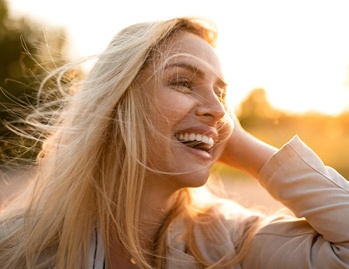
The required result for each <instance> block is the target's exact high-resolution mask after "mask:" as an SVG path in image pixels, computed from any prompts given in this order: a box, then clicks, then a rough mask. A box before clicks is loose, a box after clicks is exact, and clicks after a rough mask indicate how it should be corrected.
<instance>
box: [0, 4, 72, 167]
mask: <svg viewBox="0 0 349 269" xmlns="http://www.w3.org/2000/svg"><path fill="white" fill-rule="evenodd" d="M64 48H65V33H64V31H63V30H62V29H59V28H53V27H50V28H49V29H41V28H40V27H39V26H38V24H37V23H36V22H34V21H31V20H30V19H28V18H18V19H13V18H10V17H9V10H8V7H7V4H6V2H5V1H4V0H0V62H1V64H0V90H1V91H0V118H1V121H0V164H4V163H8V160H12V159H13V157H16V159H17V160H21V162H22V161H24V162H26V161H29V162H30V161H31V160H32V159H34V158H35V156H36V154H37V151H38V148H39V147H40V145H39V144H36V143H35V142H34V141H32V140H30V139H27V138H25V137H23V136H20V135H18V134H16V133H14V132H12V131H11V130H9V129H8V128H7V124H9V123H11V124H14V127H15V128H19V129H21V128H22V127H24V126H23V124H22V123H19V122H17V123H15V121H16V120H17V119H18V118H23V116H25V113H28V111H29V108H30V107H32V106H33V105H34V104H35V102H36V100H37V98H36V97H37V96H36V95H37V89H38V86H39V84H40V81H41V80H42V79H43V77H44V76H46V75H47V74H48V73H49V72H50V71H51V70H52V69H54V68H55V67H56V65H57V66H60V65H62V64H63V63H64V57H63V56H64Z"/></svg>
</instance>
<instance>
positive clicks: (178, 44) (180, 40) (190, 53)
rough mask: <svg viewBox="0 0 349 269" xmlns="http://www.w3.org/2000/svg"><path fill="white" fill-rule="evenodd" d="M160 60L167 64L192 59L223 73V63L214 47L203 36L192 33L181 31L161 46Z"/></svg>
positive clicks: (198, 63) (203, 66)
mask: <svg viewBox="0 0 349 269" xmlns="http://www.w3.org/2000/svg"><path fill="white" fill-rule="evenodd" d="M160 52H161V54H162V56H165V57H160V60H161V61H162V62H163V64H165V65H170V64H173V63H176V62H178V61H191V62H194V63H195V64H197V65H200V66H201V67H202V68H209V69H211V70H213V71H214V72H215V73H217V74H219V75H221V74H222V70H221V63H220V61H219V59H218V56H217V55H216V53H215V51H214V49H213V47H212V46H211V45H210V44H209V43H207V42H206V41H205V40H204V39H202V38H201V37H199V36H197V35H194V34H191V33H181V34H179V35H177V36H175V37H173V38H171V39H170V40H168V41H167V42H165V43H164V44H162V45H161V46H160Z"/></svg>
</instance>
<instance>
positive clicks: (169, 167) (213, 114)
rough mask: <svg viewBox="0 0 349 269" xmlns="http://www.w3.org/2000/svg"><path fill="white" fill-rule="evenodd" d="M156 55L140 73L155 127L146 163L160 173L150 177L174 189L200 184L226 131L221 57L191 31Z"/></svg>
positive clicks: (148, 110)
mask: <svg viewBox="0 0 349 269" xmlns="http://www.w3.org/2000/svg"><path fill="white" fill-rule="evenodd" d="M159 55H161V56H158V57H155V58H154V62H152V64H148V65H147V66H146V67H145V68H144V69H143V70H142V71H141V74H140V76H139V83H141V84H142V91H144V92H145V93H146V94H147V97H148V98H149V104H148V107H147V112H148V114H147V117H148V119H149V121H150V122H151V123H152V125H153V126H154V128H155V131H154V132H151V134H149V136H150V137H148V139H149V140H148V141H149V144H150V153H149V160H150V163H149V166H150V167H151V168H152V169H154V170H157V171H159V172H160V173H158V174H157V173H155V174H152V175H151V178H154V177H155V178H158V177H160V178H161V179H162V180H163V181H164V180H166V181H167V183H168V182H170V183H171V184H170V185H171V186H172V187H174V188H176V189H178V188H182V187H197V186H201V185H203V184H205V183H206V181H207V178H208V176H209V172H210V168H211V166H212V163H213V162H214V161H215V160H216V159H217V158H218V155H219V152H220V150H221V148H222V143H220V142H221V141H222V139H223V136H224V134H222V132H223V131H222V130H223V129H224V128H223V129H222V128H221V127H222V120H223V118H224V116H225V109H224V104H223V99H224V93H225V87H226V85H225V83H224V81H223V80H222V73H221V67H220V62H219V60H218V58H217V56H216V54H215V52H214V50H213V48H212V47H211V46H210V45H209V44H208V43H207V42H206V41H205V40H203V39H202V38H200V37H198V36H196V35H194V34H191V33H181V34H179V35H177V36H175V37H173V38H172V39H171V40H170V41H167V42H166V43H164V44H162V45H161V46H160V54H159ZM149 78H150V79H149ZM226 129H227V128H225V135H226V133H227V132H226V131H227V130H226ZM161 172H163V173H161ZM167 179H168V180H167Z"/></svg>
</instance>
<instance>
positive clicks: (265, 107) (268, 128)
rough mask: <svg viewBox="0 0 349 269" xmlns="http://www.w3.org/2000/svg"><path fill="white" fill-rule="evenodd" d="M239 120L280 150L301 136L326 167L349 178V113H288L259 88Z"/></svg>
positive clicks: (242, 109) (243, 103)
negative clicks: (275, 104)
mask: <svg viewBox="0 0 349 269" xmlns="http://www.w3.org/2000/svg"><path fill="white" fill-rule="evenodd" d="M238 118H239V119H240V121H241V125H242V126H243V127H244V128H245V129H246V130H247V131H249V132H250V133H252V134H253V135H255V136H256V137H258V138H260V139H262V140H263V141H266V142H267V143H270V144H272V145H274V146H276V147H278V148H280V147H281V146H282V145H283V144H284V143H285V142H287V141H288V140H290V139H291V138H292V137H293V136H295V135H298V136H299V137H300V138H301V139H302V140H303V141H304V142H305V143H306V144H307V145H308V146H309V147H310V148H312V149H313V150H314V151H315V152H316V153H317V154H318V155H319V156H320V158H321V159H322V160H323V162H324V163H325V164H326V165H329V166H331V167H333V168H335V169H336V170H337V171H339V172H340V173H341V174H342V175H344V176H345V177H346V178H349V166H348V160H349V150H348V149H349V111H344V112H343V113H342V114H341V115H339V116H337V117H334V116H329V115H325V114H319V113H306V114H287V113H286V112H284V111H280V110H276V109H274V108H272V107H271V106H270V104H269V103H268V101H267V98H266V94H265V91H264V90H263V89H256V90H254V91H252V92H251V93H250V95H249V96H248V97H247V98H246V99H245V100H244V102H242V103H241V106H240V110H239V112H238Z"/></svg>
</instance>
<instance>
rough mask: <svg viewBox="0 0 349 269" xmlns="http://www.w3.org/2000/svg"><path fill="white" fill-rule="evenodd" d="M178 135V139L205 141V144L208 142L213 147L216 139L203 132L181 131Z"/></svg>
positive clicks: (183, 140)
mask: <svg viewBox="0 0 349 269" xmlns="http://www.w3.org/2000/svg"><path fill="white" fill-rule="evenodd" d="M176 137H177V139H178V140H180V141H182V142H186V141H200V142H203V143H205V144H208V145H209V146H210V148H212V147H213V145H214V141H213V138H212V137H209V136H207V135H203V134H195V133H184V134H183V133H181V134H176Z"/></svg>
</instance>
